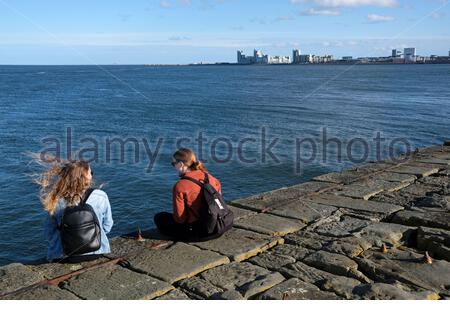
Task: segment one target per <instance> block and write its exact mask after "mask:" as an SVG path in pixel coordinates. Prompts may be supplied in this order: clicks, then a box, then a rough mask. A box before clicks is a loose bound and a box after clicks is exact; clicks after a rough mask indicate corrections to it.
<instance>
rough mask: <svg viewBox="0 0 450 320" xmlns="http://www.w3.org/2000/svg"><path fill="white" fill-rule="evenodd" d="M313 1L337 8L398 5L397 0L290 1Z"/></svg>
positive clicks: (319, 4)
mask: <svg viewBox="0 0 450 320" xmlns="http://www.w3.org/2000/svg"><path fill="white" fill-rule="evenodd" d="M305 2H309V3H314V4H316V5H318V6H321V7H327V8H337V7H362V6H374V7H395V6H397V5H398V2H397V0H291V3H294V4H298V3H305Z"/></svg>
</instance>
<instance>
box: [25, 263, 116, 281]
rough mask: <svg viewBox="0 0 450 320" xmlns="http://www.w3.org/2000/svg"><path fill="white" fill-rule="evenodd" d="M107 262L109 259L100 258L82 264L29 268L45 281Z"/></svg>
mask: <svg viewBox="0 0 450 320" xmlns="http://www.w3.org/2000/svg"><path fill="white" fill-rule="evenodd" d="M107 261H109V259H107V258H99V259H96V260H94V261H86V262H81V263H44V264H39V265H29V266H28V267H29V268H30V269H31V270H33V271H34V272H37V273H39V274H41V275H42V276H43V277H44V278H45V279H54V278H57V277H59V276H62V275H66V274H69V273H72V272H75V271H78V270H81V269H84V268H88V267H91V266H93V265H96V264H99V263H104V262H107Z"/></svg>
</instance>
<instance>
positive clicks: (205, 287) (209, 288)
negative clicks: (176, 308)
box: [177, 276, 223, 299]
mask: <svg viewBox="0 0 450 320" xmlns="http://www.w3.org/2000/svg"><path fill="white" fill-rule="evenodd" d="M177 285H178V286H180V287H181V288H183V289H185V290H187V291H190V292H192V293H194V294H196V295H199V296H201V297H202V298H204V299H209V298H211V297H212V296H213V295H216V294H218V293H221V292H223V289H221V288H218V287H217V286H215V285H213V284H212V283H210V282H208V281H206V280H204V279H202V278H200V277H197V276H196V277H192V278H188V279H184V280H182V281H180V282H179V283H178V284H177Z"/></svg>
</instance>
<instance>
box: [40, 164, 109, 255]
mask: <svg viewBox="0 0 450 320" xmlns="http://www.w3.org/2000/svg"><path fill="white" fill-rule="evenodd" d="M92 175H93V172H92V171H91V168H90V166H89V163H87V162H86V161H78V160H71V161H63V160H54V161H53V162H52V167H51V168H50V169H48V170H47V171H45V172H43V173H42V174H40V175H38V177H37V178H36V179H35V182H36V183H37V184H38V185H39V186H40V194H41V202H42V204H43V206H44V209H45V210H46V211H47V213H48V214H47V217H46V220H45V237H46V240H47V241H48V250H47V260H48V261H53V262H69V263H70V262H72V263H78V262H81V261H88V260H94V259H96V258H98V255H100V254H103V253H109V252H110V246H109V241H108V238H107V237H106V234H107V233H109V231H110V230H111V228H112V226H113V219H112V214H111V206H110V204H109V200H108V196H107V195H106V193H105V192H104V191H102V190H100V189H94V190H93V191H92V190H90V187H91V185H92ZM88 190H89V191H91V193H90V194H89V196H88V198H87V199H86V198H85V195H87V194H85V193H87V191H88ZM82 199H83V200H84V201H85V203H86V204H88V205H90V206H91V207H92V209H93V210H94V212H95V215H96V216H97V219H98V222H99V225H100V240H101V241H100V248H99V249H98V250H97V251H94V252H89V253H85V254H82V255H65V254H64V250H63V245H62V240H61V234H60V230H59V229H60V226H61V218H62V215H63V213H64V210H65V209H66V208H67V207H74V206H76V205H78V204H79V203H80V201H82Z"/></svg>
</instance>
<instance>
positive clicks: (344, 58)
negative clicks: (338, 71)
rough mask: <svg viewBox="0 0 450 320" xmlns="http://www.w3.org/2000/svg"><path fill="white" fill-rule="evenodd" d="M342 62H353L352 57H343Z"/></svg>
mask: <svg viewBox="0 0 450 320" xmlns="http://www.w3.org/2000/svg"><path fill="white" fill-rule="evenodd" d="M342 60H344V61H351V60H353V57H352V56H345V57H342Z"/></svg>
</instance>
